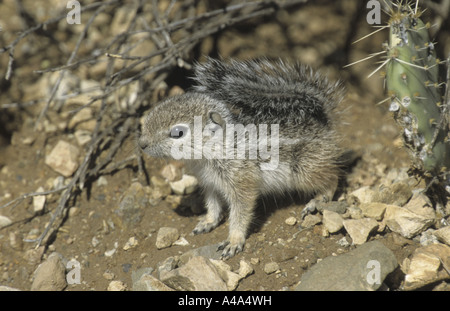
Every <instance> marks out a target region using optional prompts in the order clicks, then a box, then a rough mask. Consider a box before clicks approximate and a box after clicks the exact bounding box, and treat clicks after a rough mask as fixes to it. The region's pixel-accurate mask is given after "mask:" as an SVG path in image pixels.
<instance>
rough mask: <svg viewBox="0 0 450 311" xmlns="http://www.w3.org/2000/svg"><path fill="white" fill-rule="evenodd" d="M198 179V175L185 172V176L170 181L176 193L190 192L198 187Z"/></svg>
mask: <svg viewBox="0 0 450 311" xmlns="http://www.w3.org/2000/svg"><path fill="white" fill-rule="evenodd" d="M197 186H198V180H197V178H196V177H194V176H191V175H186V174H184V175H183V177H182V178H181V179H180V180H178V181H174V182H171V183H170V187H171V188H172V191H173V192H174V193H175V194H179V195H183V194H190V193H192V192H194V191H195V190H196V189H197Z"/></svg>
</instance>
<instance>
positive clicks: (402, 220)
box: [383, 205, 435, 239]
mask: <svg viewBox="0 0 450 311" xmlns="http://www.w3.org/2000/svg"><path fill="white" fill-rule="evenodd" d="M383 221H384V222H385V223H386V225H387V226H388V227H389V229H391V230H392V231H394V232H396V233H398V234H400V235H401V236H403V237H405V238H408V239H411V238H413V237H415V236H416V235H418V234H419V233H421V232H423V231H425V230H426V229H428V228H429V227H430V226H432V225H433V224H434V223H435V219H434V217H432V218H430V217H424V216H422V215H419V214H416V213H413V212H412V211H410V210H408V209H406V208H402V207H399V206H396V205H387V206H386V212H385V215H384V220H383Z"/></svg>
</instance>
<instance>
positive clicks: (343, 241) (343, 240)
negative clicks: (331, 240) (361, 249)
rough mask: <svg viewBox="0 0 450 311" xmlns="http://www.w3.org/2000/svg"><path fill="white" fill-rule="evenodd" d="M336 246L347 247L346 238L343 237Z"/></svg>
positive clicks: (348, 244)
mask: <svg viewBox="0 0 450 311" xmlns="http://www.w3.org/2000/svg"><path fill="white" fill-rule="evenodd" d="M336 243H337V244H339V245H340V246H342V247H349V246H350V243H349V242H348V241H347V238H346V237H345V236H344V237H343V238H342V239H340V240H339V241H337V242H336Z"/></svg>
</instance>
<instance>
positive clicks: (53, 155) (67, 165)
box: [45, 140, 80, 177]
mask: <svg viewBox="0 0 450 311" xmlns="http://www.w3.org/2000/svg"><path fill="white" fill-rule="evenodd" d="M79 154H80V151H79V150H78V148H77V147H75V146H74V145H71V144H69V143H68V142H65V141H63V140H60V141H58V143H57V144H56V145H55V147H54V148H53V149H52V151H51V152H50V154H49V155H48V156H46V157H45V164H47V165H48V166H49V167H51V168H52V169H53V170H54V171H56V172H58V173H60V174H61V175H63V176H64V177H70V176H72V174H73V173H74V172H75V171H76V170H77V168H78V156H79Z"/></svg>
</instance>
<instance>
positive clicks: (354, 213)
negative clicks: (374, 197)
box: [347, 206, 364, 219]
mask: <svg viewBox="0 0 450 311" xmlns="http://www.w3.org/2000/svg"><path fill="white" fill-rule="evenodd" d="M347 211H348V213H347V215H348V216H350V218H351V219H362V218H364V216H363V213H362V210H361V209H360V208H359V207H357V206H350V207H349V208H348V210H347Z"/></svg>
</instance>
